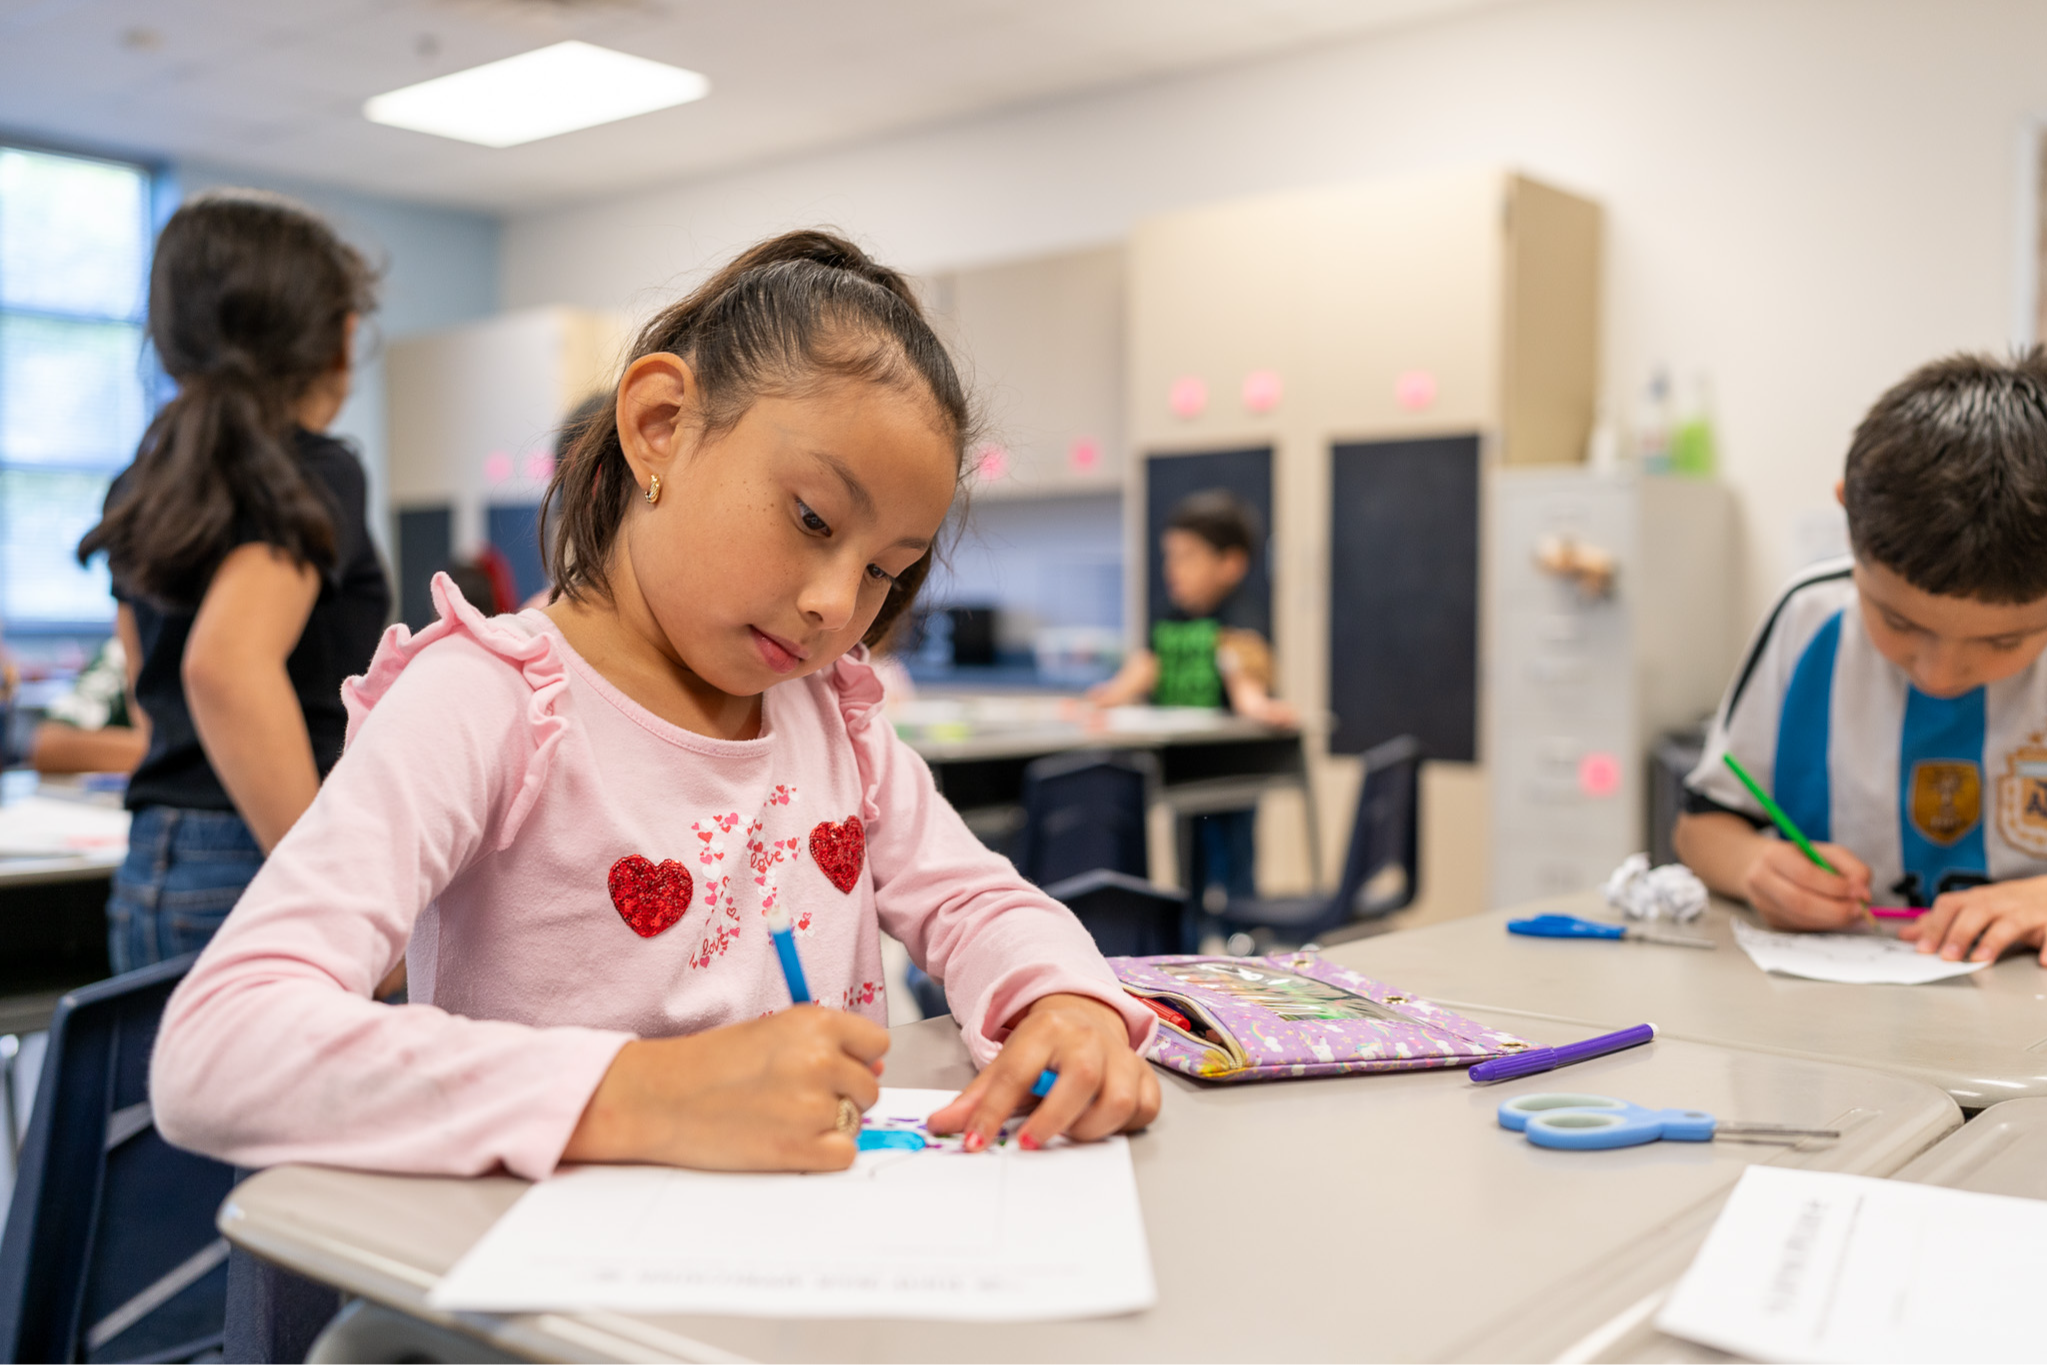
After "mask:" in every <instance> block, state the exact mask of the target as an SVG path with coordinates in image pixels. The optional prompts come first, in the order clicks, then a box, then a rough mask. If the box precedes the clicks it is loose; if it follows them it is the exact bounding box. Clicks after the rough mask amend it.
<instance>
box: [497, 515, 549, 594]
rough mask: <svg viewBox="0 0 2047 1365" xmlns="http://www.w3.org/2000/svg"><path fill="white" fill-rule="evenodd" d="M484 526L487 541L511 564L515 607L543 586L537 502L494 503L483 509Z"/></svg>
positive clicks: (544, 575)
mask: <svg viewBox="0 0 2047 1365" xmlns="http://www.w3.org/2000/svg"><path fill="white" fill-rule="evenodd" d="M484 527H485V530H486V531H488V532H489V535H490V543H491V544H492V545H494V546H496V547H497V552H498V553H499V554H501V555H503V556H504V557H505V562H506V563H507V564H509V565H511V567H512V591H513V596H514V597H515V599H516V600H515V601H513V602H512V603H511V605H510V610H512V611H517V610H518V609H519V607H520V605H521V604H522V603H524V602H525V600H526V599H527V598H529V597H531V596H532V595H533V594H534V593H536V592H539V591H540V590H541V589H542V588H544V587H546V586H547V568H546V566H545V565H543V564H542V563H541V562H540V504H539V503H537V502H525V503H495V504H492V505H491V506H490V507H487V508H485V509H484Z"/></svg>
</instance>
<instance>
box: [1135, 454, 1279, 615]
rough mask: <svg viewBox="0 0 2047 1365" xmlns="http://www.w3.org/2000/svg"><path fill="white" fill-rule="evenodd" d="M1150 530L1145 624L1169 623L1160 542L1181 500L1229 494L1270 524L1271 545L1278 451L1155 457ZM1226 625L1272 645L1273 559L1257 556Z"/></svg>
mask: <svg viewBox="0 0 2047 1365" xmlns="http://www.w3.org/2000/svg"><path fill="white" fill-rule="evenodd" d="M1144 488H1145V497H1144V506H1145V513H1144V525H1145V537H1146V540H1145V556H1146V564H1147V566H1148V567H1147V569H1146V577H1145V602H1146V614H1145V620H1146V621H1147V622H1150V621H1159V620H1163V619H1164V618H1165V615H1166V613H1167V612H1168V611H1170V610H1171V609H1172V604H1171V603H1170V602H1169V601H1167V600H1166V576H1165V555H1164V553H1163V552H1162V551H1161V550H1160V549H1159V537H1160V535H1162V534H1163V533H1164V532H1165V529H1166V518H1167V517H1169V516H1171V515H1172V512H1173V508H1174V506H1175V505H1176V504H1177V503H1178V502H1179V501H1180V499H1182V498H1184V497H1186V496H1188V495H1189V494H1191V493H1200V492H1204V491H1206V490H1208V489H1211V488H1226V489H1228V490H1229V491H1230V492H1232V493H1235V494H1236V495H1237V496H1238V497H1240V498H1242V499H1243V500H1244V501H1245V502H1247V503H1249V504H1250V505H1251V506H1252V507H1254V508H1256V509H1257V510H1258V517H1259V520H1260V521H1262V522H1264V524H1265V534H1266V538H1267V539H1266V543H1267V545H1268V546H1269V545H1270V544H1271V536H1272V451H1271V449H1270V448H1269V447H1264V446H1261V447H1259V448H1258V449H1256V450H1208V451H1201V452H1198V453H1195V454H1189V455H1152V456H1150V457H1149V458H1147V459H1146V460H1145V463H1144ZM1223 623H1224V624H1225V625H1230V626H1236V627H1239V628H1241V629H1244V630H1255V631H1257V632H1258V633H1259V634H1260V635H1263V636H1264V637H1265V638H1266V639H1267V640H1268V641H1270V640H1271V639H1272V574H1271V556H1270V555H1269V554H1264V553H1260V554H1254V555H1252V556H1251V571H1250V572H1249V573H1247V574H1245V575H1244V581H1243V582H1242V583H1241V584H1239V585H1238V587H1237V591H1236V594H1235V595H1234V597H1232V598H1231V600H1230V602H1229V603H1228V605H1227V607H1226V609H1225V610H1224V612H1223Z"/></svg>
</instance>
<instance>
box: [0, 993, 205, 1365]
mask: <svg viewBox="0 0 2047 1365" xmlns="http://www.w3.org/2000/svg"><path fill="white" fill-rule="evenodd" d="M196 956H197V954H189V955H187V956H185V957H181V958H176V959H173V960H172V961H169V962H162V963H158V964H157V965H155V966H152V967H144V968H143V969H141V970H140V971H134V972H129V973H127V974H126V975H124V976H117V977H114V978H113V979H111V980H108V981H101V982H98V983H96V984H94V985H91V986H85V987H81V988H80V989H78V990H75V991H72V992H71V993H70V994H68V995H66V996H65V997H64V998H63V999H62V1000H60V1001H59V1002H58V1004H57V1012H56V1015H55V1017H54V1018H53V1019H52V1020H51V1021H50V1045H49V1052H48V1053H47V1055H46V1056H45V1057H44V1060H43V1074H42V1080H41V1082H40V1084H39V1087H38V1089H37V1091H36V1102H35V1110H34V1112H33V1113H32V1114H31V1115H30V1117H29V1126H28V1137H27V1140H26V1141H25V1142H24V1143H23V1145H22V1149H21V1160H20V1165H19V1167H18V1168H17V1178H16V1182H15V1187H14V1202H13V1203H12V1205H10V1207H9V1208H8V1210H7V1230H6V1233H5V1235H4V1237H0V1357H4V1358H5V1359H7V1360H89V1361H100V1360H190V1359H193V1358H194V1357H197V1356H200V1355H203V1354H206V1353H208V1352H216V1351H218V1350H219V1349H220V1345H221V1330H222V1324H223V1321H224V1319H225V1314H226V1286H227V1252H228V1248H227V1243H226V1242H225V1241H223V1240H222V1239H221V1236H220V1234H219V1233H218V1232H217V1231H216V1230H215V1229H214V1225H213V1219H214V1214H215V1212H216V1211H217V1210H218V1209H219V1207H220V1204H221V1201H222V1200H223V1199H225V1198H227V1194H228V1191H229V1190H230V1189H231V1188H233V1185H234V1170H233V1168H231V1167H229V1166H225V1165H223V1164H221V1163H220V1162H218V1161H212V1160H209V1159H208V1158H206V1157H203V1156H195V1155H193V1154H192V1153H190V1152H183V1151H180V1150H178V1149H177V1148H175V1147H173V1146H171V1145H170V1144H169V1143H167V1142H165V1141H164V1140H163V1138H162V1136H161V1135H159V1134H158V1133H157V1131H156V1125H155V1123H154V1121H153V1120H152V1117H151V1113H150V1108H149V1053H150V1049H151V1047H152V1046H153V1045H154V1044H155V1042H156V1031H157V1025H158V1023H159V1022H160V1021H161V1019H162V1018H163V1009H164V1004H165V1003H166V1002H167V1001H168V1000H169V999H170V995H171V991H172V990H173V989H175V988H176V986H177V984H178V982H179V981H180V980H182V979H183V977H184V975H185V973H186V971H187V970H188V969H189V968H190V967H191V965H192V962H193V959H194V958H195V957H196Z"/></svg>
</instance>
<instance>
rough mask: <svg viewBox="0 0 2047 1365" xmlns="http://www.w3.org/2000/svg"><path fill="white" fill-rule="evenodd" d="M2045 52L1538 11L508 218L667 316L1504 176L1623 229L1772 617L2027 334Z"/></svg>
mask: <svg viewBox="0 0 2047 1365" xmlns="http://www.w3.org/2000/svg"><path fill="white" fill-rule="evenodd" d="M2043 51H2047V5H2041V4H2037V3H2031V2H2030V0H1918V2H1916V3H1914V2H1909V0H1526V2H1525V3H1521V4H1515V5H1508V6H1504V7H1502V8H1499V9H1493V10H1487V11H1481V12H1479V13H1476V14H1473V15H1470V16H1467V17H1463V18H1458V19H1452V20H1448V21H1444V22H1441V23H1437V24H1432V25H1428V26H1425V27H1420V28H1415V29H1409V30H1404V31H1400V32H1396V33H1394V34H1391V35H1387V36H1382V37H1378V38H1372V39H1367V40H1363V41H1360V42H1357V43H1354V44H1349V45H1343V46H1333V47H1328V48H1323V49H1318V50H1316V51H1313V52H1308V53H1304V54H1301V55H1297V56H1292V57H1287V58H1283V59H1278V60H1271V61H1265V62H1260V63H1257V64H1254V65H1247V66H1242V67H1236V68H1231V69H1225V70H1219V71H1212V72H1208V73H1205V74H1200V75H1196V76H1192V77H1187V78H1182V79H1177V80H1172V81H1167V82H1161V83H1157V84H1151V85H1146V86H1142V87H1138V88H1134V89H1128V90H1124V91H1120V92H1115V93H1109V94H1103V95H1098V96H1094V97H1090V98H1085V99H1078V100H1070V101H1064V102H1060V103H1056V104H1050V105H1044V106H1040V107H1036V108H1028V109H1022V110H1017V111H1012V112H1010V113H1007V114H1003V115H998V116H994V117H989V118H984V119H979V120H975V121H971V122H962V123H959V124H956V125H952V126H948V127H944V128H939V129H933V130H929V131H925V132H920V133H915V134H910V135H904V136H899V137H895V138H892V139H888V140H886V141H882V142H878V143H871V144H867V145H863V146H856V147H852V148H849V149H845V150H842V151H838V152H834V153H831V154H828V155H820V156H814V157H809V158H805V159H802V160H798V161H792V162H787V163H783V164H779V165H775V166H771V167H767V168H762V169H757V170H752V171H747V172H743V173H734V174H729V175H724V176H720V177H716V178H711V179H705V180H699V181H695V182H692V183H688V184H684V185H680V186H676V187H673V188H670V189H665V190H661V191H657V192H651V193H643V194H638V195H633V196H628V197H624V198H619V199H616V200H611V201H606V202H601V203H594V204H586V205H581V206H577V207H574V208H568V209H562V210H558V211H554V212H548V213H542V214H535V215H531V216H526V217H520V218H515V219H514V220H512V221H511V222H510V223H509V224H508V227H507V230H506V234H505V240H504V258H503V259H504V267H503V268H504V277H503V294H504V301H505V304H506V306H508V307H518V306H522V305H528V304H539V303H554V302H561V303H575V304H584V305H590V306H596V307H618V306H624V307H628V308H634V309H641V310H644V309H647V308H650V307H652V306H653V305H654V304H656V303H658V302H659V301H661V300H663V299H665V298H667V297H669V296H670V295H671V293H672V292H673V291H674V290H675V289H676V288H677V287H679V285H681V284H683V283H685V282H686V281H687V277H688V275H689V273H690V272H692V271H694V270H696V269H698V268H700V267H701V266H703V265H705V264H708V263H711V262H713V261H715V260H717V259H718V258H720V257H721V256H723V255H725V254H728V253H729V252H730V251H732V250H733V249H734V248H736V247H738V246H740V245H743V244H744V243H746V242H747V241H750V240H752V239H753V238H755V237H758V236H760V235H762V234H765V233H767V232H770V231H773V230H777V229H780V228H783V227H787V226H793V225H797V224H804V223H812V222H830V223H836V224H839V225H841V226H843V227H846V228H849V229H851V230H852V231H853V232H854V233H856V234H857V235H859V236H860V237H861V238H863V239H864V240H866V241H867V242H868V243H870V244H871V245H872V246H874V247H876V248H878V249H879V251H880V252H881V253H883V255H884V256H885V257H887V258H889V259H891V260H892V261H894V262H895V263H898V264H900V265H903V266H906V267H909V268H911V269H916V270H932V269H938V268H943V267H950V266H959V265H967V264H974V263H980V262H986V261H991V260H999V259H1002V258H1005V257H1009V256H1015V255H1023V254H1027V253H1034V252H1043V251H1049V250H1055V249H1061V248H1067V247H1072V246H1077V245H1082V244H1087V243H1092V242H1102V241H1109V240H1113V239H1116V238H1119V237H1121V236H1122V235H1123V234H1124V233H1126V232H1127V231H1128V229H1129V227H1130V224H1131V223H1132V222H1133V221H1134V220H1136V219H1137V218H1139V217H1141V216H1143V215H1146V214H1150V213H1155V212H1158V211H1161V210H1166V209H1171V208H1175V207H1179V206H1183V205H1188V204H1194V203H1199V202H1202V201H1205V200H1211V199H1217V198H1222V197H1227V196H1231V195H1238V194H1245V193H1255V192H1259V191H1264V190H1268V189H1276V188H1282V187H1287V186H1295V185H1303V184H1310V183H1315V182H1324V181H1333V180H1349V179H1362V178H1371V177H1379V176H1393V175H1402V174H1407V173H1413V172H1423V171H1429V170H1435V169H1440V168H1446V167H1452V166H1463V165H1471V164H1476V163H1503V164H1511V165H1513V166H1516V167H1519V168H1521V169H1524V170H1526V171H1528V172H1530V173H1532V174H1534V175H1536V176H1538V177H1540V178H1546V179H1549V180H1552V181H1554V182H1555V183H1557V184H1559V185H1562V186H1564V187H1566V188H1570V189H1574V190H1578V191H1581V192H1584V193H1588V194H1590V195H1592V196H1594V197H1596V198H1598V199H1599V200H1600V201H1601V202H1603V203H1604V204H1605V205H1606V207H1607V209H1608V211H1609V218H1608V225H1609V237H1608V260H1607V282H1608V290H1607V302H1606V342H1607V349H1606V359H1605V366H1604V368H1605V377H1606V388H1607V392H1608V394H1609V395H1610V396H1611V397H1612V398H1613V399H1614V400H1616V401H1617V402H1618V403H1619V404H1620V405H1622V406H1623V407H1624V406H1625V404H1626V402H1627V401H1628V400H1629V399H1630V398H1631V396H1632V395H1633V394H1635V393H1636V392H1637V391H1638V390H1639V389H1640V387H1641V385H1642V382H1643V380H1644V379H1645V378H1646V376H1647V374H1648V372H1649V370H1650V368H1651V367H1652V366H1653V365H1656V364H1659V363H1666V364H1669V365H1670V366H1672V368H1673V369H1674V370H1675V371H1676V372H1677V374H1678V375H1679V376H1680V377H1683V376H1686V375H1689V374H1691V373H1693V372H1696V371H1699V370H1704V371H1707V372H1709V373H1710V375H1711V378H1712V381H1713V385H1714V391H1715V405H1716V412H1717V417H1718V420H1719V423H1720V432H1721V438H1722V449H1723V461H1724V466H1725V469H1726V471H1727V476H1728V478H1729V480H1730V481H1731V482H1732V483H1733V484H1734V485H1735V488H1736V490H1737V493H1738V494H1739V496H1740V499H1741V503H1742V506H1743V509H1744V513H1745V520H1746V526H1747V549H1746V553H1745V560H1744V564H1743V565H1742V572H1743V575H1744V578H1743V584H1742V588H1743V593H1744V600H1745V602H1746V604H1747V606H1748V607H1749V608H1750V609H1751V610H1759V609H1760V608H1761V606H1762V605H1763V603H1764V599H1765V598H1766V596H1767V595H1768V593H1769V592H1770V590H1771V588H1772V587H1773V585H1774V584H1775V583H1776V582H1777V581H1778V580H1779V579H1781V578H1782V577H1783V576H1784V575H1785V574H1786V573H1787V572H1788V571H1789V570H1790V569H1791V568H1792V567H1794V554H1795V548H1794V547H1795V543H1796V542H1797V541H1798V540H1799V538H1800V536H1801V534H1803V536H1804V537H1805V538H1806V539H1807V540H1810V539H1811V534H1812V530H1813V526H1814V514H1815V513H1816V512H1820V511H1823V509H1824V508H1825V506H1826V504H1827V503H1828V502H1829V500H1830V490H1831V487H1832V484H1833V481H1834V479H1835V478H1836V477H1837V476H1838V472H1839V468H1840V460H1841V455H1842V452H1843V450H1844V449H1845V445H1846V441H1847V438H1848V434H1849V432H1850V430H1851V428H1852V427H1853V425H1854V422H1855V420H1856V418H1857V417H1858V415H1859V414H1860V413H1861V412H1862V411H1863V410H1864V409H1865V408H1866V407H1867V406H1868V404H1869V403H1870V401H1871V400H1872V399H1874V398H1875V396H1876V395H1877V394H1878V393H1879V392H1880V391H1881V390H1882V389H1883V388H1884V387H1885V386H1886V385H1887V384H1889V383H1890V382H1892V381H1893V380H1895V379H1896V378H1898V377H1899V376H1900V375H1902V374H1903V373H1904V372H1905V371H1906V370H1907V369H1909V368H1910V367H1911V366H1912V365H1914V364H1915V363H1917V362H1919V361H1921V360H1923V359H1926V358H1928V357H1930V356H1933V355H1936V354H1939V353H1941V352H1944V351H1948V350H1952V349H1955V348H1958V347H2000V346H2002V345H2004V344H2005V343H2006V342H2007V340H2008V339H2010V338H2011V337H2013V336H2015V335H2016V334H2017V333H2018V332H2019V330H2020V329H2021V328H2022V327H2023V326H2024V324H2023V323H2022V322H2021V321H2020V320H2019V319H2020V317H2021V310H2020V309H2019V308H2018V305H2017V294H2018V289H2019V284H2018V276H2019V273H2020V270H2021V266H2020V263H2019V256H2020V251H2019V246H2018V242H2019V238H2020V236H2021V222H2022V216H2021V208H2020V201H2021V198H2022V195H2021V192H2020V186H2021V175H2020V169H2019V167H2020V161H2021V155H2022V154H2021V150H2020V149H2021V147H2022V145H2023V144H2024V143H2025V141H2026V139H2027V138H2028V137H2029V136H2030V128H2031V115H2032V114H2033V112H2034V111H2035V110H2047V64H2043V63H2042V62H2041V61H2040V54H2041V53H2042V52H2043ZM1621 415H1623V416H1624V415H1625V413H1624V412H1623V413H1622V414H1621Z"/></svg>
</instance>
